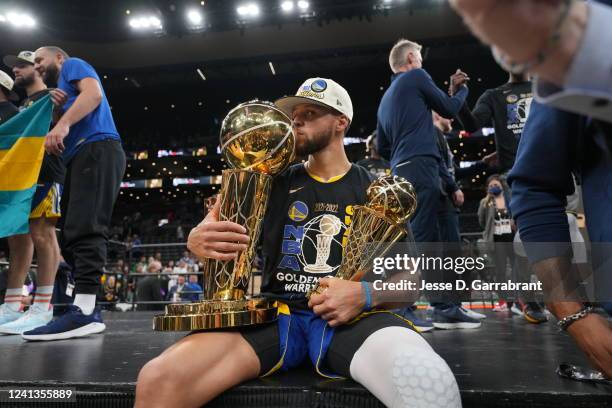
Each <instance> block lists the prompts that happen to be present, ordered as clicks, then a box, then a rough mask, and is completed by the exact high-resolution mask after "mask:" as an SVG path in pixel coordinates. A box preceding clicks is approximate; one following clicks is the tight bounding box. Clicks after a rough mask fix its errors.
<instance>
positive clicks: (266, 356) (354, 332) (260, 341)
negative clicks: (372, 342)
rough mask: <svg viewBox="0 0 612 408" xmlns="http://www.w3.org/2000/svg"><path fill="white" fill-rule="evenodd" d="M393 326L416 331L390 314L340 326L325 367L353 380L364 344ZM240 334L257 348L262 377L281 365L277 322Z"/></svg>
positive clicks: (327, 355)
mask: <svg viewBox="0 0 612 408" xmlns="http://www.w3.org/2000/svg"><path fill="white" fill-rule="evenodd" d="M393 326H399V327H407V328H412V326H411V325H410V324H409V323H407V322H406V320H404V319H402V318H401V317H400V316H397V315H395V314H393V313H386V312H382V313H373V314H369V315H367V316H364V317H363V318H361V319H359V320H357V321H356V322H354V323H352V324H346V325H342V326H339V327H337V328H336V329H335V333H334V336H333V338H332V341H331V343H330V345H329V348H328V349H327V353H326V354H325V358H324V360H323V364H324V365H325V366H326V367H327V368H328V369H329V370H330V371H332V372H334V373H337V374H339V375H341V376H343V377H347V378H349V377H350V366H351V360H352V359H353V356H354V355H355V353H356V352H357V350H358V349H359V347H361V345H362V344H363V342H364V341H365V340H366V339H367V338H368V337H369V336H370V335H371V334H373V333H374V332H376V331H378V330H380V329H384V328H386V327H393ZM239 332H240V333H241V334H242V336H243V337H244V339H245V340H246V341H247V342H248V343H249V344H250V345H251V347H253V350H255V354H257V357H258V358H259V362H260V364H261V369H260V375H264V374H266V373H268V372H269V371H270V370H272V368H273V367H274V366H276V365H277V364H278V362H279V360H280V359H281V355H280V344H279V343H280V335H279V328H278V324H277V323H276V322H275V323H270V324H266V325H262V326H254V327H249V328H243V329H240V330H239Z"/></svg>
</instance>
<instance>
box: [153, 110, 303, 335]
mask: <svg viewBox="0 0 612 408" xmlns="http://www.w3.org/2000/svg"><path fill="white" fill-rule="evenodd" d="M220 139H221V140H220V143H221V154H222V155H223V157H224V159H225V161H226V162H227V164H228V165H229V166H230V167H231V169H228V170H224V171H223V176H222V181H221V191H220V193H219V198H218V200H220V201H221V210H220V216H219V220H220V221H232V222H235V223H237V224H240V225H242V226H244V227H245V228H246V229H247V233H248V235H249V238H250V242H249V244H248V248H247V249H246V250H245V251H243V252H241V253H240V254H239V256H238V258H237V259H236V260H232V261H217V260H214V259H206V260H205V262H204V268H203V271H204V280H205V293H204V300H203V301H201V302H196V303H187V304H169V305H167V306H166V313H165V314H164V315H159V316H155V318H154V320H153V329H154V330H158V331H186V330H203V329H218V328H224V327H236V326H246V325H252V324H259V323H266V322H270V321H273V320H275V319H276V315H277V310H276V307H274V306H273V302H270V301H267V300H265V299H263V298H258V299H255V298H253V299H247V297H246V291H247V287H248V284H249V280H250V277H251V268H252V265H253V260H254V258H255V249H256V248H255V246H256V245H257V241H258V239H259V234H260V231H261V223H262V220H263V218H264V214H265V212H266V206H267V202H268V196H269V194H270V189H271V187H272V176H274V175H277V174H279V173H280V172H282V171H283V170H284V169H285V168H287V166H288V165H289V164H290V163H291V161H292V160H293V157H294V153H293V152H294V147H295V137H294V135H293V132H292V129H291V119H289V117H287V115H285V114H284V113H283V112H281V111H280V110H279V109H278V108H276V107H275V106H274V105H273V104H272V103H270V102H262V101H251V102H246V103H243V104H241V105H238V106H237V107H235V108H234V109H232V110H231V111H230V112H229V113H228V114H227V116H226V117H225V119H224V120H223V123H222V124H221V135H220Z"/></svg>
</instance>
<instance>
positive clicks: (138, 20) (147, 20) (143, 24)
mask: <svg viewBox="0 0 612 408" xmlns="http://www.w3.org/2000/svg"><path fill="white" fill-rule="evenodd" d="M129 25H130V27H132V28H133V29H135V30H143V29H153V30H161V29H162V28H163V26H162V22H161V20H160V19H159V18H158V17H156V16H142V15H141V16H134V17H132V18H130V20H129Z"/></svg>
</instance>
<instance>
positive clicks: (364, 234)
mask: <svg viewBox="0 0 612 408" xmlns="http://www.w3.org/2000/svg"><path fill="white" fill-rule="evenodd" d="M366 194H367V202H366V203H365V205H356V206H355V207H354V208H353V217H352V221H351V225H350V226H349V233H348V237H347V241H346V246H345V247H344V253H343V255H342V262H341V263H340V267H339V268H338V272H337V273H336V276H335V277H336V278H339V279H346V280H352V281H360V280H361V279H362V278H363V276H364V275H365V274H366V273H368V272H369V271H371V270H372V266H373V263H374V258H378V257H381V256H384V255H385V254H386V253H387V252H388V251H389V250H390V249H391V246H392V245H393V244H394V243H396V242H398V241H399V240H401V239H403V238H404V237H405V236H406V234H407V231H406V228H405V224H406V222H408V219H409V218H410V217H411V216H412V214H413V213H414V211H415V210H416V206H417V200H416V192H415V191H414V188H413V187H412V184H410V183H409V182H408V181H407V180H406V179H404V178H402V177H398V176H383V177H380V178H378V179H377V180H374V181H373V182H372V183H371V184H370V186H369V187H368V190H367V192H366ZM323 290H325V288H324V287H322V286H321V285H319V284H317V285H316V286H315V288H314V289H313V290H312V291H311V292H309V293H308V295H307V297H310V296H311V294H313V293H322V292H323Z"/></svg>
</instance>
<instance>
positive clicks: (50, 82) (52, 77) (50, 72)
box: [42, 64, 59, 88]
mask: <svg viewBox="0 0 612 408" xmlns="http://www.w3.org/2000/svg"><path fill="white" fill-rule="evenodd" d="M42 79H43V81H44V82H45V85H47V86H48V87H49V88H56V87H57V80H58V79H59V67H58V66H57V65H55V64H51V65H49V66H47V67H45V71H44V72H43V75H42Z"/></svg>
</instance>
